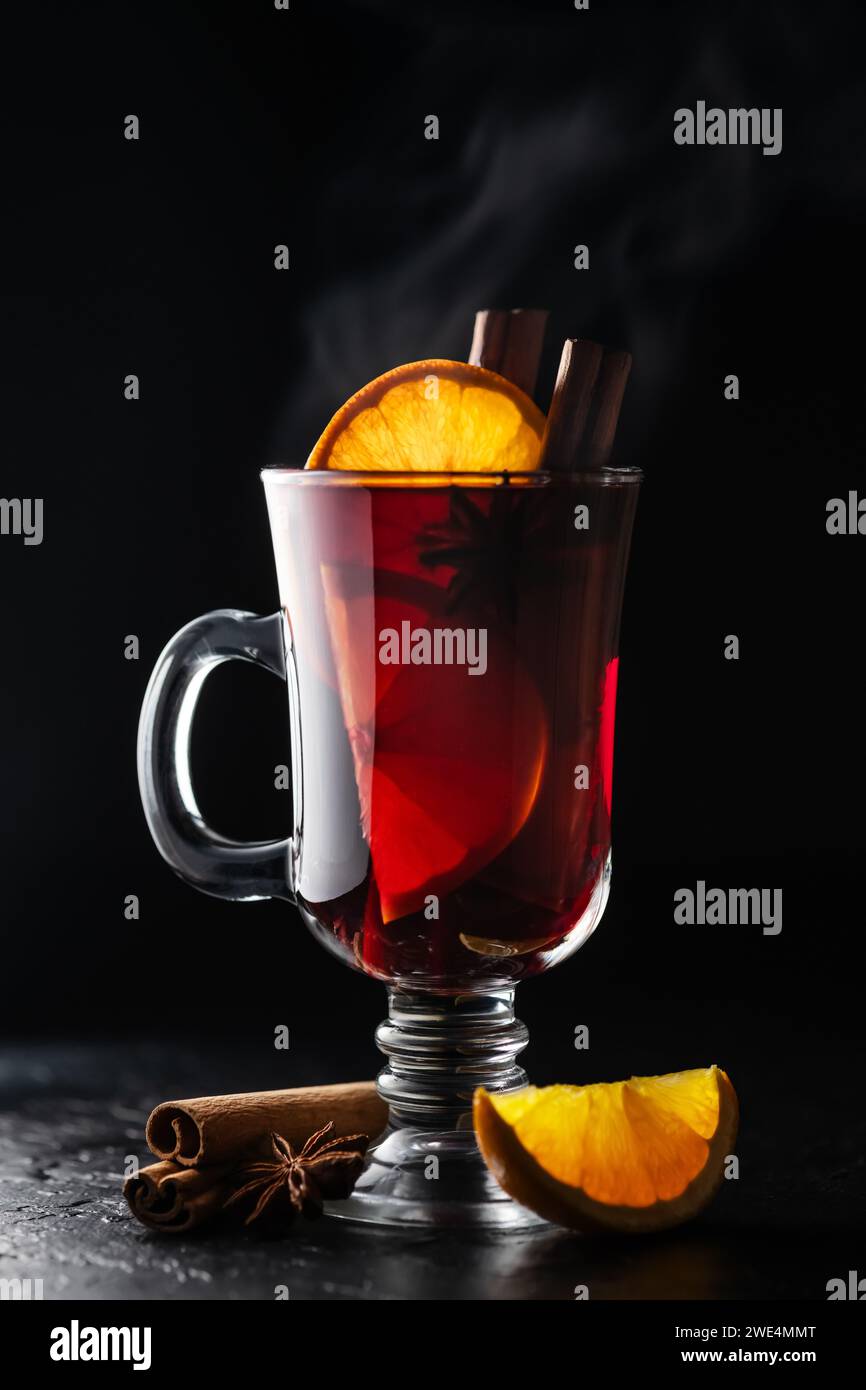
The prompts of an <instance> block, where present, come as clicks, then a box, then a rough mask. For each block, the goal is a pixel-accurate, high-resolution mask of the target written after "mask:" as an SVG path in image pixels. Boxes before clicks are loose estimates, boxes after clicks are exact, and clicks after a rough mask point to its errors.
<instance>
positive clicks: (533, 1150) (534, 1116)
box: [474, 1066, 738, 1233]
mask: <svg viewBox="0 0 866 1390" xmlns="http://www.w3.org/2000/svg"><path fill="white" fill-rule="evenodd" d="M737 1118H738V1106H737V1097H736V1093H735V1091H734V1088H733V1086H732V1085H731V1083H730V1081H729V1080H728V1077H727V1076H726V1074H725V1073H724V1072H723V1071H721V1070H720V1069H719V1067H715V1066H714V1067H703V1068H700V1069H699V1070H696V1071H679V1072H672V1073H671V1074H670V1075H668V1076H633V1077H632V1078H631V1080H630V1081H614V1082H611V1083H609V1084H608V1083H605V1084H599V1085H595V1086H545V1087H542V1088H538V1087H536V1086H527V1087H525V1088H524V1089H523V1090H522V1091H515V1092H513V1093H512V1094H511V1095H492V1094H490V1092H488V1091H485V1090H483V1089H479V1090H477V1091H476V1092H475V1102H474V1120H475V1133H476V1136H477V1138H478V1144H479V1147H480V1149H481V1152H482V1154H483V1155H484V1159H485V1162H486V1164H487V1166H488V1168H489V1169H490V1171H491V1173H492V1174H493V1176H494V1177H495V1178H496V1180H497V1181H498V1182H499V1184H500V1186H501V1187H503V1188H504V1189H505V1191H506V1192H508V1193H509V1194H510V1195H511V1196H512V1197H514V1198H515V1200H516V1201H518V1202H520V1203H521V1204H522V1205H523V1206H525V1207H529V1209H530V1210H531V1211H534V1212H537V1213H538V1215H539V1216H543V1217H546V1218H547V1220H548V1221H555V1222H557V1224H559V1225H561V1226H570V1227H572V1228H573V1229H574V1230H579V1231H586V1232H597V1231H621V1232H629V1233H638V1232H645V1231H660V1230H664V1229H666V1228H667V1227H670V1226H678V1225H679V1224H680V1223H681V1222H683V1221H687V1220H689V1219H690V1218H691V1217H692V1216H695V1215H696V1214H697V1213H698V1212H699V1211H702V1210H703V1208H704V1207H705V1206H706V1205H707V1203H708V1202H709V1201H710V1198H711V1197H712V1196H713V1194H714V1193H715V1192H716V1190H717V1188H718V1187H719V1184H720V1183H721V1181H722V1177H723V1175H724V1164H725V1158H726V1157H727V1155H728V1154H730V1153H732V1152H733V1148H734V1144H735V1142H736V1137H737Z"/></svg>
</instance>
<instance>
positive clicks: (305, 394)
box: [0, 0, 866, 1163]
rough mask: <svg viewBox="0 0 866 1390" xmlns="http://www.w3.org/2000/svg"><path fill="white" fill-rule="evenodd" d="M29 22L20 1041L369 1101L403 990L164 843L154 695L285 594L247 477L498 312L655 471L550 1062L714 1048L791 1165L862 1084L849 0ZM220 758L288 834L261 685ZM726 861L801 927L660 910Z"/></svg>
mask: <svg viewBox="0 0 866 1390" xmlns="http://www.w3.org/2000/svg"><path fill="white" fill-rule="evenodd" d="M4 28H5V29H6V33H5V35H4V40H5V41H4V44H3V47H4V50H5V57H4V68H5V72H4V78H3V82H2V84H0V91H2V101H3V107H4V114H3V129H4V145H5V150H4V159H3V168H4V175H3V184H4V189H3V193H4V204H5V212H4V219H3V221H4V227H3V242H4V251H3V257H2V267H0V269H2V280H3V298H4V318H5V327H6V333H5V347H4V355H3V366H2V380H3V388H4V389H3V396H4V406H3V436H4V439H3V445H4V447H3V455H4V458H3V470H2V476H3V483H2V492H3V495H5V496H7V497H16V496H18V497H32V496H42V497H43V498H44V506H45V536H44V542H43V544H42V545H41V546H39V547H25V546H24V545H23V543H22V541H21V539H20V538H16V537H11V536H9V537H3V538H0V585H2V589H0V592H2V595H3V666H4V674H3V679H2V685H0V765H2V782H3V795H2V801H0V832H2V846H3V851H2V852H3V883H4V892H3V898H2V909H0V910H2V921H3V967H4V976H5V989H4V1004H3V1027H4V1029H5V1030H6V1031H7V1032H8V1033H9V1034H10V1035H19V1036H20V1035H23V1034H29V1035H32V1036H39V1037H48V1036H51V1035H55V1034H63V1035H65V1036H70V1035H74V1036H75V1037H77V1038H81V1039H88V1038H91V1037H95V1036H97V1035H100V1034H102V1035H111V1036H121V1035H132V1034H136V1035H141V1034H144V1035H146V1036H154V1035H157V1034H158V1035H159V1036H161V1037H163V1038H168V1039H172V1038H178V1039H180V1038H183V1037H189V1036H192V1037H193V1038H194V1039H197V1040H199V1042H200V1045H201V1046H202V1047H203V1048H204V1047H206V1046H207V1040H208V1039H209V1038H211V1037H212V1038H214V1039H216V1038H219V1039H222V1040H225V1039H226V1038H237V1039H238V1041H239V1044H240V1043H243V1045H244V1046H245V1047H247V1048H249V1049H250V1050H251V1055H253V1056H254V1055H255V1052H256V1050H257V1049H258V1050H259V1055H260V1056H261V1055H263V1054H264V1053H268V1052H269V1053H270V1056H271V1058H273V1053H272V1051H271V1047H272V1038H273V1029H274V1027H275V1025H277V1024H278V1023H287V1024H288V1025H289V1026H290V1028H291V1030H292V1040H293V1041H292V1051H290V1053H289V1054H287V1057H286V1063H285V1065H286V1077H287V1080H288V1081H289V1082H290V1081H291V1079H292V1077H293V1076H299V1075H300V1074H301V1071H303V1072H304V1074H305V1076H306V1073H308V1072H309V1070H310V1058H311V1057H315V1056H319V1057H321V1058H323V1059H327V1060H326V1061H325V1060H323V1062H322V1067H323V1069H325V1068H326V1069H327V1070H328V1072H329V1075H330V1076H332V1077H334V1078H337V1077H340V1076H350V1075H351V1076H364V1075H370V1074H371V1073H372V1071H373V1069H374V1067H375V1065H376V1053H375V1049H374V1046H373V1042H372V1028H373V1026H374V1024H375V1023H376V1021H377V1020H378V1018H379V1017H381V1015H382V1013H383V1011H384V999H383V997H382V991H381V989H380V988H379V987H378V986H376V985H375V984H373V983H371V982H369V981H365V980H364V979H363V978H361V977H360V976H355V975H353V974H351V973H350V972H348V971H346V970H345V969H343V968H342V967H341V966H339V965H338V964H337V963H336V962H334V961H333V960H332V959H331V958H330V957H327V956H326V955H325V954H324V953H323V952H322V951H321V950H320V948H319V947H318V946H316V945H315V944H314V943H313V941H312V939H311V938H308V936H307V935H306V932H305V930H304V928H303V927H302V925H301V923H300V920H299V918H298V917H297V914H296V913H295V912H294V911H293V910H292V909H291V908H289V907H287V906H286V905H285V904H278V903H258V904H250V905H246V906H241V905H234V904H226V903H221V902H218V901H215V900H213V899H208V898H205V897H202V896H200V895H198V894H196V893H195V892H194V891H193V890H191V889H189V888H187V887H186V886H185V885H184V884H182V883H181V882H180V881H179V880H177V879H176V878H174V877H173V875H172V874H171V872H170V871H169V869H168V868H167V867H166V866H165V865H164V864H163V863H162V861H161V860H160V859H159V857H158V855H157V853H156V851H155V849H154V848H153V846H152V844H151V841H150V838H149V835H148V832H147V829H146V826H145V823H144V818H143V815H142V812H141V807H140V802H139V799H138V793H137V787H136V777H135V734H136V725H137V720H138V713H139V708H140V704H141V699H142V695H143V693H144V688H145V685H146V682H147V678H148V675H149V672H150V669H151V667H152V665H153V663H154V661H155V660H156V657H157V655H158V653H159V651H160V649H161V647H162V646H163V645H164V643H165V642H166V641H167V640H168V638H169V637H170V636H171V634H172V633H173V632H174V631H175V630H176V629H177V628H178V627H179V626H181V625H182V624H183V623H185V622H186V621H188V620H189V619H190V618H192V617H193V616H195V615H196V614H198V613H200V612H203V611H205V610H207V609H209V608H215V607H221V606H238V607H243V608H250V609H254V610H257V611H259V612H269V611H271V610H272V609H273V608H274V607H275V606H276V585H275V578H274V572H273V559H272V555H271V552H270V544H269V537H268V532H267V524H266V516H265V509H264V501H263V497H262V494H261V485H260V482H259V478H258V470H259V468H260V467H261V466H262V465H263V464H265V463H269V462H284V463H293V464H294V463H297V464H301V463H302V462H303V460H304V458H305V457H306V454H307V452H308V450H309V448H310V446H311V445H312V443H313V442H314V440H315V438H316V437H317V435H318V434H319V432H320V430H321V429H322V428H323V427H324V425H325V423H326V422H327V420H328V418H329V416H330V415H331V413H332V412H333V410H334V409H336V407H337V406H338V405H339V404H340V403H341V402H342V401H343V400H344V399H345V398H346V396H348V395H349V394H350V393H351V392H352V391H353V390H355V389H356V388H357V387H358V386H360V385H361V384H362V383H363V382H365V381H367V380H369V379H370V378H372V377H373V376H375V375H377V374H378V373H379V372H381V371H383V370H385V369H387V368H388V367H391V366H393V365H395V364H396V363H398V362H402V361H410V360H412V359H415V358H419V357H425V356H435V355H441V356H449V357H457V358H461V357H465V356H466V354H467V352H468V346H469V337H470V333H471V325H472V318H473V314H474V311H475V309H476V308H478V307H480V306H482V305H488V304H496V305H502V306H509V305H517V304H523V305H549V306H550V307H551V308H552V311H553V312H552V327H551V331H550V335H549V351H548V354H547V360H546V361H545V364H544V370H543V373H542V378H541V382H540V389H539V399H540V401H541V402H542V404H545V403H546V399H547V395H548V393H549V390H550V386H551V382H552V375H553V371H554V367H555V359H556V357H557V356H558V345H559V343H560V342H561V340H562V338H563V337H564V336H566V334H569V335H577V334H586V335H588V336H591V337H595V338H597V339H599V340H601V341H604V342H608V343H612V344H616V345H623V346H628V347H629V348H630V349H631V351H632V352H633V354H634V357H635V368H634V372H633V375H632V380H631V384H630V387H629V393H628V397H627V402H626V407H625V412H624V416H623V422H622V427H621V431H620V437H619V445H618V458H619V461H620V462H633V463H638V464H640V465H641V466H642V467H643V468H644V469H645V470H646V482H645V485H644V488H643V494H642V497H641V502H640V506H639V510H638V520H637V527H636V534H635V542H634V547H633V552H632V562H631V569H630V576H629V583H628V587H627V592H626V602H625V615H624V622H623V631H622V643H621V654H622V661H621V672H620V699H619V710H618V722H617V747H616V769H615V791H614V800H615V814H614V881H613V891H612V894H611V899H610V903H609V906H608V909H607V912H606V914H605V917H604V920H603V922H602V924H601V927H600V929H599V931H598V932H597V934H596V936H595V937H594V938H593V939H592V940H591V941H590V942H589V944H588V945H587V946H586V947H585V949H584V950H583V951H582V952H581V953H580V955H579V956H578V957H576V958H574V959H573V960H572V961H571V962H569V963H568V964H567V965H566V966H564V967H562V968H561V969H559V970H557V971H555V972H552V974H551V975H550V976H549V977H547V978H542V979H540V980H537V981H534V982H531V983H529V984H527V985H525V986H523V987H521V990H520V991H519V994H518V1011H519V1012H520V1014H521V1015H522V1016H523V1017H524V1018H525V1019H526V1020H527V1022H528V1023H529V1024H530V1028H531V1033H532V1044H531V1046H530V1050H529V1052H528V1053H527V1055H526V1062H527V1065H528V1067H529V1068H530V1070H531V1071H532V1074H533V1078H534V1079H537V1080H539V1081H547V1080H553V1079H558V1080H590V1079H610V1078H612V1077H615V1076H617V1075H620V1074H627V1073H628V1072H629V1071H637V1072H640V1071H651V1072H661V1071H666V1070H671V1069H676V1068H679V1067H686V1066H692V1065H703V1064H706V1063H709V1062H712V1061H717V1062H719V1063H720V1064H721V1065H724V1066H726V1067H727V1069H728V1070H729V1071H730V1073H731V1075H732V1078H733V1080H734V1082H735V1084H736V1085H737V1087H738V1090H739V1092H740V1096H741V1101H742V1103H743V1115H744V1133H746V1134H747V1133H748V1125H749V1124H750V1123H755V1122H756V1119H759V1118H760V1116H761V1115H762V1114H764V1113H772V1114H773V1115H774V1116H778V1131H779V1141H780V1146H781V1145H782V1144H785V1145H786V1146H787V1145H789V1143H790V1134H789V1133H788V1130H787V1128H786V1127H788V1126H789V1127H790V1130H791V1132H793V1133H796V1119H795V1116H796V1107H797V1097H798V1094H799V1091H800V1088H801V1087H802V1086H803V1085H807V1086H811V1085H816V1086H817V1085H819V1084H820V1086H822V1087H824V1088H825V1089H826V1093H827V1110H826V1117H825V1120H822V1121H821V1124H820V1126H819V1125H816V1127H815V1129H814V1131H813V1132H812V1133H811V1134H810V1135H809V1136H807V1137H806V1139H803V1136H802V1135H800V1136H798V1139H797V1142H806V1143H807V1145H808V1144H812V1145H813V1147H814V1146H815V1145H817V1146H820V1145H821V1144H822V1143H823V1142H824V1137H825V1136H824V1129H823V1125H824V1124H825V1123H826V1126H827V1128H828V1130H829V1132H830V1133H832V1132H833V1127H834V1126H836V1127H837V1129H838V1130H839V1131H840V1132H841V1130H842V1128H843V1127H844V1118H843V1116H842V1114H841V1112H840V1108H839V1107H841V1106H842V1098H843V1096H844V1095H846V1094H850V1092H849V1085H850V1084H851V1083H853V1081H854V1080H855V1078H856V1077H857V1075H858V1070H857V1069H858V1067H859V1065H860V1061H861V1058H860V1056H859V1054H858V1049H859V1048H860V1041H859V1040H860V1037H861V1034H862V963H863V955H862V934H863V908H862V897H861V893H860V883H861V874H860V872H859V871H860V867H861V862H862V849H863V818H862V803H861V794H862V790H861V789H862V785H863V738H862V712H861V711H862V690H861V687H860V686H859V684H858V680H859V671H860V668H861V660H860V658H861V647H862V643H863V624H862V609H861V595H862V581H861V575H862V565H863V547H864V546H866V540H864V539H863V538H862V537H830V536H828V535H827V533H826V530H825V507H826V503H827V500H828V499H829V498H830V497H835V496H845V495H846V494H847V492H848V490H849V489H852V488H854V489H856V488H859V489H860V490H861V493H862V492H863V491H864V489H866V478H864V467H863V458H864V443H866V439H864V423H863V407H862V385H861V380H862V357H861V354H862V347H861V343H862V330H861V319H862V300H861V292H860V285H861V279H862V276H861V261H862V254H863V224H864V220H866V199H864V180H866V175H864V163H863V145H864V141H863V135H864V127H866V118H864V100H866V96H864V90H863V84H862V77H861V69H862V52H863V39H864V25H863V23H862V21H861V19H860V18H859V16H858V15H857V13H856V9H855V7H854V6H853V5H851V6H848V7H847V8H837V7H835V6H833V5H830V4H822V5H820V6H815V5H809V4H802V5H799V6H794V5H790V4H784V5H783V4H781V3H775V4H772V3H771V4H762V5H761V6H760V7H756V6H753V5H748V4H730V5H725V6H713V7H708V6H696V5H689V6H672V5H665V6H660V5H653V4H644V5H640V6H634V7H623V6H622V5H619V4H615V3H606V4H602V3H601V0H592V5H591V9H590V10H589V11H588V12H585V13H578V12H575V11H574V10H573V8H571V7H570V6H569V4H567V3H565V0H563V3H562V4H560V5H555V6H554V5H548V6H544V5H528V4H527V5H511V4H507V3H500V4H496V5H495V6H490V7H489V8H487V7H484V6H475V7H470V6H466V5H456V4H448V3H442V2H441V0H439V2H438V3H436V4H435V5H433V4H431V5H424V4H412V5H405V6H404V5H398V4H396V3H393V4H385V3H375V0H368V3H362V0H357V3H349V4H324V3H323V4H312V3H310V4H304V3H301V0H293V2H292V8H291V10H290V12H288V13H283V12H277V11H275V10H274V8H273V5H272V4H270V3H267V0H256V3H247V4H240V3H236V4H233V5H232V4H221V3H214V0H209V3H207V4H206V5H205V4H204V3H202V4H193V3H187V2H184V3H175V4H172V5H166V6H159V5H147V6H136V5H131V4H121V5H118V4H116V3H115V4H110V5H109V4H105V5H98V4H90V5H85V6H82V7H80V8H79V7H76V8H75V9H74V10H73V9H72V7H69V6H59V5H58V6H52V5H40V6H39V7H37V8H36V9H34V10H33V11H32V12H31V17H30V23H29V24H28V25H26V26H25V25H24V24H16V25H14V26H10V25H9V21H8V20H4ZM698 99H704V100H706V101H707V103H708V104H718V105H721V106H723V107H728V106H739V105H745V106H752V105H756V106H760V107H782V108H783V111H784V125H783V149H782V152H781V154H780V155H779V156H777V157H775V158H772V157H764V156H763V155H762V154H761V152H760V150H759V149H754V148H694V149H686V148H680V147H678V146H676V145H675V144H674V141H673V112H674V110H675V109H676V108H677V107H678V106H681V105H687V106H692V107H693V106H694V104H695V102H696V101H697V100H698ZM129 113H135V114H137V115H138V116H139V117H140V121H141V138H140V140H139V141H138V142H129V141H127V140H125V139H124V137H123V120H124V117H125V116H126V115H127V114H129ZM429 113H435V114H437V115H438V116H439V119H440V125H441V130H440V138H439V140H438V142H432V141H428V140H425V138H424V118H425V116H426V115H427V114H429ZM283 242H285V243H287V244H288V245H289V247H290V253H291V269H290V271H288V272H283V273H281V272H277V271H276V270H275V269H274V266H273V249H274V246H275V244H277V243H283ZM579 242H585V243H588V245H589V247H590V257H591V268H590V270H589V271H588V272H577V271H575V270H574V268H573V247H574V246H575V244H576V243H579ZM130 372H134V373H136V374H138V375H139V376H140V380H141V399H140V401H138V402H127V401H126V400H125V399H124V395H123V382H124V377H125V376H126V374H127V373H130ZM728 373H737V374H738V376H739V379H740V389H741V398H740V400H739V401H738V402H728V401H725V400H724V397H723V382H724V377H725V376H726V374H728ZM729 633H736V634H738V636H739V638H740V643H741V657H740V660H739V661H738V662H732V661H726V660H724V659H723V644H724V638H725V636H726V634H729ZM128 634H136V635H137V636H138V637H139V639H140V643H141V659H140V660H139V661H138V662H130V661H127V660H125V659H124V638H125V637H126V636H127V635H128ZM195 754H196V757H195V775H196V783H197V790H198V794H199V799H200V802H201V805H202V807H203V810H204V811H205V813H206V815H207V816H208V817H209V818H210V819H211V820H212V822H213V823H214V824H216V825H218V826H219V828H221V829H222V830H224V831H225V832H227V833H230V834H236V835H238V836H243V837H252V836H259V835H276V834H283V833H285V832H286V831H287V829H288V828H289V817H290V795H289V793H286V792H278V791H276V790H275V789H274V786H273V769H274V766H275V764H277V763H282V762H287V761H288V756H289V755H288V728H287V719H286V713H285V700H284V694H283V692H282V691H281V690H280V688H279V686H278V684H277V682H276V681H270V680H268V679H266V678H265V677H264V676H262V675H261V674H260V673H258V672H255V671H252V670H247V669H237V668H231V669H225V670H223V671H220V672H218V673H217V674H216V675H215V676H214V677H213V679H212V681H211V684H210V686H209V688H208V690H207V692H206V694H205V696H204V698H203V700H202V705H201V711H200V716H199V720H198V725H197V729H196V734H195ZM701 877H702V878H705V879H706V880H707V882H708V884H710V885H712V886H720V887H725V888H727V887H764V888H770V889H773V888H782V889H783V891H784V927H783V931H782V933H781V935H780V936H777V937H765V936H763V935H762V934H761V931H760V928H758V927H706V926H704V927H683V926H677V925H675V924H674V922H673V893H674V891H675V890H676V889H677V888H679V887H686V886H692V887H694V884H695V881H696V879H698V878H701ZM130 893H134V894H137V895H138V896H139V898H140V902H141V918H140V921H139V922H138V923H129V922H127V921H126V920H125V919H124V911H123V907H124V898H125V896H126V895H127V894H130ZM579 1023H585V1024H588V1025H589V1027H590V1039H591V1048H590V1051H589V1053H583V1052H576V1051H575V1050H574V1048H573V1046H572V1037H573V1032H574V1027H575V1025H576V1024H579ZM269 1070H270V1071H273V1066H272V1064H269ZM255 1079H256V1078H255V1066H254V1064H251V1065H250V1069H249V1084H251V1085H254V1084H255ZM323 1079H324V1078H323ZM213 1089H214V1090H219V1089H223V1087H222V1086H221V1085H220V1077H219V1075H214V1078H213ZM774 1123H775V1121H774ZM784 1161H785V1160H784V1159H783V1158H782V1157H781V1156H780V1163H783V1162H784Z"/></svg>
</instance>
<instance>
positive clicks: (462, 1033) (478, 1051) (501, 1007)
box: [376, 988, 529, 1129]
mask: <svg viewBox="0 0 866 1390" xmlns="http://www.w3.org/2000/svg"><path fill="white" fill-rule="evenodd" d="M528 1038H529V1035H528V1032H527V1029H526V1026H525V1024H523V1023H521V1022H520V1020H519V1019H516V1018H515V1017H514V990H513V988H512V989H498V990H491V991H490V992H489V993H488V994H459V995H454V996H448V995H435V994H423V993H419V992H416V991H412V990H406V989H395V988H391V989H389V990H388V1017H387V1019H385V1021H384V1022H383V1023H380V1024H379V1027H378V1028H377V1029H376V1042H377V1044H378V1046H379V1049H380V1051H382V1052H383V1053H384V1054H385V1056H386V1057H387V1058H388V1065H387V1066H386V1067H384V1068H383V1070H382V1071H381V1072H380V1073H379V1078H378V1089H379V1094H380V1095H381V1097H382V1099H383V1100H385V1101H386V1102H387V1104H388V1106H389V1108H390V1112H391V1126H392V1128H398V1129H400V1128H404V1127H406V1126H421V1127H423V1128H433V1129H468V1128H471V1124H472V1117H471V1111H472V1093H473V1091H474V1090H475V1088H476V1086H484V1087H486V1088H487V1090H488V1091H516V1090H519V1089H520V1087H521V1086H525V1085H526V1084H527V1079H526V1073H525V1071H524V1070H523V1068H522V1067H519V1066H518V1065H517V1063H516V1060H515V1059H516V1057H517V1054H518V1053H519V1052H520V1051H522V1049H523V1048H524V1047H525V1046H526V1044H527V1041H528Z"/></svg>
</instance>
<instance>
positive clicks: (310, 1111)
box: [145, 1081, 388, 1167]
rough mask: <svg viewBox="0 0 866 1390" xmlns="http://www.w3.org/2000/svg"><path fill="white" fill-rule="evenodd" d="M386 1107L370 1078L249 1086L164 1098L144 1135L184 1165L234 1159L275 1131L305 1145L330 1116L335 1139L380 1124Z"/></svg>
mask: <svg viewBox="0 0 866 1390" xmlns="http://www.w3.org/2000/svg"><path fill="white" fill-rule="evenodd" d="M387 1119H388V1107H387V1106H386V1104H385V1102H384V1101H383V1100H381V1099H380V1097H379V1094H378V1092H377V1090H376V1083H375V1082H374V1081H353V1082H346V1083H344V1084H341V1085H338V1086H301V1087H297V1088H295V1089H294V1090H288V1091H253V1092H250V1093H248V1094H242V1095H231V1096H199V1097H197V1098H196V1099H194V1100H173V1101H164V1102H163V1104H162V1105H158V1106H157V1107H156V1109H155V1110H153V1111H152V1113H151V1116H150V1119H149V1120H148V1122H147V1129H146V1131H145V1137H146V1139H147V1143H148V1147H149V1148H150V1150H151V1152H152V1153H154V1154H156V1156H157V1158H161V1159H163V1160H166V1161H169V1160H171V1161H174V1162H175V1163H178V1164H180V1165H181V1166H182V1167H193V1166H195V1167H209V1166H211V1165H212V1164H219V1163H224V1162H233V1161H234V1160H235V1159H236V1158H237V1157H238V1155H239V1154H241V1153H244V1152H246V1151H249V1150H251V1149H254V1148H257V1147H262V1146H265V1147H266V1146H267V1145H268V1143H269V1139H270V1134H271V1132H272V1131H273V1132H274V1133H276V1134H280V1135H282V1137H283V1138H284V1139H287V1140H288V1142H289V1143H290V1144H292V1145H295V1144H303V1143H304V1141H305V1140H306V1139H309V1137H310V1135H311V1134H313V1133H314V1132H315V1131H316V1130H317V1129H320V1128H321V1126H322V1125H323V1124H326V1123H327V1122H328V1120H333V1121H334V1138H343V1137H344V1136H345V1135H347V1134H368V1135H369V1136H370V1138H371V1139H372V1138H374V1137H375V1136H376V1135H378V1134H379V1133H381V1131H382V1130H383V1129H384V1127H385V1124H386V1122H387Z"/></svg>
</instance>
